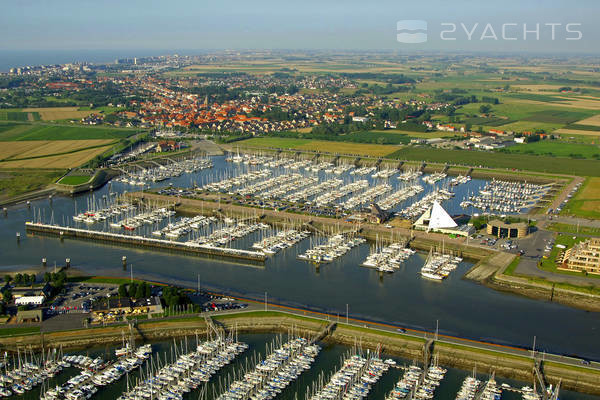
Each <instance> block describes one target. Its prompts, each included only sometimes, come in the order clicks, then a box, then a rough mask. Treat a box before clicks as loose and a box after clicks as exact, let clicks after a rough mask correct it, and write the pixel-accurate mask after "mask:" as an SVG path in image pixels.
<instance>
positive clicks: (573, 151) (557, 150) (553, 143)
mask: <svg viewBox="0 0 600 400" xmlns="http://www.w3.org/2000/svg"><path fill="white" fill-rule="evenodd" d="M505 151H506V152H509V153H520V154H536V155H550V156H556V157H574V158H600V148H599V147H598V146H596V145H591V144H577V143H564V142H562V141H557V140H541V141H539V142H533V143H526V144H522V145H515V146H511V147H508V148H506V150H505Z"/></svg>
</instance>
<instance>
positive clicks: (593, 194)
mask: <svg viewBox="0 0 600 400" xmlns="http://www.w3.org/2000/svg"><path fill="white" fill-rule="evenodd" d="M561 214H566V215H576V216H580V217H586V218H593V219H595V218H600V178H587V179H586V180H585V183H584V184H583V185H582V186H581V188H580V189H579V190H578V191H577V193H576V194H575V195H574V196H573V198H571V200H569V202H568V203H567V204H566V206H565V207H563V210H562V211H561Z"/></svg>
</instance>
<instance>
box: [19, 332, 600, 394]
mask: <svg viewBox="0 0 600 400" xmlns="http://www.w3.org/2000/svg"><path fill="white" fill-rule="evenodd" d="M276 339H278V337H277V336H276V335H272V334H246V335H240V336H239V340H240V341H242V342H245V343H247V344H249V346H250V347H249V348H248V350H246V352H244V353H242V354H241V355H239V356H238V357H237V359H236V360H235V361H234V362H232V363H231V364H230V365H228V366H226V367H224V368H223V369H222V370H221V371H219V372H218V373H217V374H216V375H215V376H213V377H212V379H211V381H210V382H209V383H208V387H207V390H206V400H212V399H214V398H216V396H218V394H219V393H221V392H222V391H223V388H224V387H226V386H227V382H230V380H231V379H232V376H233V373H234V371H238V372H237V373H238V374H239V371H240V369H241V368H246V367H253V366H254V363H253V360H259V359H261V358H263V357H264V356H265V353H266V348H267V345H268V344H269V345H270V344H272V343H273V342H274V341H275V340H276ZM279 339H283V340H285V335H283V336H279ZM200 340H202V338H201V339H200ZM187 341H188V344H189V349H192V348H193V346H194V345H195V343H196V339H195V338H193V337H191V338H188V339H187ZM177 344H178V345H179V346H180V347H183V346H182V344H183V341H182V340H177ZM321 345H322V347H323V349H322V350H321V352H320V353H319V355H318V356H317V358H316V360H315V362H314V363H313V364H312V368H311V369H310V370H309V371H306V372H304V373H303V374H302V375H301V376H300V377H299V379H298V380H296V381H294V382H292V383H291V384H290V385H289V386H288V387H287V388H286V389H284V390H283V392H282V393H281V394H280V395H279V396H278V397H277V398H278V399H282V400H283V399H285V400H293V399H305V398H306V397H305V396H306V393H307V392H309V391H311V389H312V388H313V387H314V386H315V385H316V384H317V383H318V382H319V381H322V380H325V381H326V380H327V379H328V378H329V377H330V376H331V374H332V373H334V372H335V370H337V369H338V368H339V367H340V365H341V358H342V356H343V355H344V354H347V353H348V352H349V351H351V349H350V348H348V347H346V346H343V345H332V344H321ZM172 348H173V341H163V342H155V343H153V351H154V354H153V357H156V354H158V355H159V356H160V358H161V359H162V360H164V359H165V357H166V359H167V360H171V356H172V352H171V349H172ZM114 349H115V347H113V346H104V347H93V348H90V349H87V350H81V351H74V352H71V353H69V354H72V353H77V354H87V355H89V356H92V357H95V356H102V357H103V358H104V359H105V360H110V359H112V358H113V357H114V356H113V354H114ZM382 357H383V358H388V357H387V356H386V355H385V354H383V355H382ZM394 359H395V360H396V362H398V363H399V364H400V365H408V364H410V363H411V360H405V359H400V358H394ZM78 373H79V370H78V369H76V368H68V369H66V370H64V371H63V373H61V374H59V375H58V376H57V377H56V378H54V380H53V381H51V385H55V384H59V385H60V384H62V383H64V382H66V381H67V380H68V379H69V378H71V377H72V376H74V375H77V374H78ZM470 373H472V372H470V371H462V370H458V369H454V368H449V369H448V373H447V374H446V377H445V379H444V380H443V381H442V383H441V385H440V386H439V388H438V389H437V391H436V394H435V399H436V400H453V399H455V397H456V393H457V392H458V390H459V388H460V386H461V383H462V381H463V379H464V378H465V377H466V376H467V375H469V374H470ZM489 373H490V371H478V378H479V379H480V380H482V381H484V380H486V379H489V375H488V374H489ZM139 376H140V374H139V370H136V371H135V372H134V373H132V374H131V375H130V376H129V381H130V385H132V384H133V383H134V382H136V381H137V379H138V377H139ZM401 377H402V371H401V370H399V369H390V370H389V371H388V372H387V373H386V374H384V375H383V376H382V378H381V379H380V380H379V382H378V383H377V384H376V385H374V386H373V388H372V390H371V392H370V393H369V396H368V399H383V398H384V397H385V395H386V394H387V393H389V391H390V390H392V388H393V387H394V385H395V384H396V382H397V381H398V380H399V379H400V378H401ZM497 382H498V384H502V383H504V382H506V383H509V384H510V385H511V386H513V387H522V386H525V385H529V386H531V383H529V382H518V381H514V380H507V379H502V378H497ZM126 389H127V380H126V378H122V379H120V380H119V381H117V382H115V383H113V384H111V385H108V386H105V387H103V388H101V389H100V390H99V391H98V393H97V394H96V396H95V397H94V398H95V399H98V400H113V399H116V398H117V397H118V396H119V395H120V394H121V393H122V392H123V391H125V390H126ZM200 390H201V388H198V390H196V391H193V392H190V393H188V394H187V395H186V396H184V398H185V399H187V400H192V399H194V400H195V399H198V398H199V396H200ZM560 394H561V399H564V400H571V399H573V400H574V399H580V400H592V399H597V397H595V396H589V395H583V394H580V393H574V392H568V391H561V393H560ZM12 398H15V399H23V400H34V399H39V388H36V389H35V390H32V391H31V392H28V393H26V394H24V395H22V396H18V397H17V396H15V397H12ZM502 398H503V400H518V399H520V396H519V395H517V394H515V393H511V392H507V391H506V392H504V393H503V394H502Z"/></svg>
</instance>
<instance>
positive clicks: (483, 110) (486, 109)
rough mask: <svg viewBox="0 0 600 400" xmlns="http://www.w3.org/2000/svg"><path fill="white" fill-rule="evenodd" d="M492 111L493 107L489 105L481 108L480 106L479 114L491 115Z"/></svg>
mask: <svg viewBox="0 0 600 400" xmlns="http://www.w3.org/2000/svg"><path fill="white" fill-rule="evenodd" d="M490 111H492V106H490V105H489V104H482V105H481V106H479V112H480V113H482V114H489V113H490Z"/></svg>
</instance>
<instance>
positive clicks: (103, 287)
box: [49, 283, 118, 314]
mask: <svg viewBox="0 0 600 400" xmlns="http://www.w3.org/2000/svg"><path fill="white" fill-rule="evenodd" d="M117 290H118V287H117V285H114V284H100V283H95V284H80V283H68V284H66V285H65V288H64V289H63V291H62V292H61V293H60V294H59V295H58V296H56V299H55V300H54V302H53V303H52V304H51V305H50V307H49V312H50V313H51V314H64V313H72V312H80V313H87V312H89V311H90V308H91V305H92V303H93V302H94V301H96V300H99V299H100V298H103V297H110V296H116V295H117Z"/></svg>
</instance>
